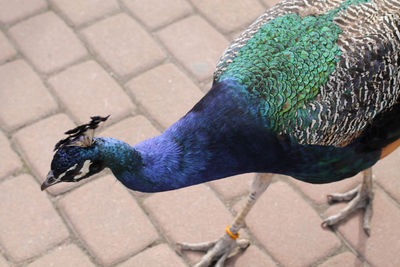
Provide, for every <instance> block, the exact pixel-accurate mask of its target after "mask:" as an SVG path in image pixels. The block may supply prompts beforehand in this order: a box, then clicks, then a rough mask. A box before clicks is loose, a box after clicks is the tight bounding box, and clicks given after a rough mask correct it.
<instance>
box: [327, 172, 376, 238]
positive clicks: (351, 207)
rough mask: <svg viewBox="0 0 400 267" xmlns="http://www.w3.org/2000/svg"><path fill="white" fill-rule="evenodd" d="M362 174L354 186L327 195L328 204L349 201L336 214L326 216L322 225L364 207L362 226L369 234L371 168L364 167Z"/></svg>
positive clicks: (341, 218)
mask: <svg viewBox="0 0 400 267" xmlns="http://www.w3.org/2000/svg"><path fill="white" fill-rule="evenodd" d="M363 174H364V177H363V181H362V183H361V184H360V185H358V186H357V187H356V188H354V189H352V190H350V191H348V192H346V193H343V194H331V195H328V202H329V204H332V203H335V202H343V201H350V202H349V204H348V205H347V206H346V207H345V208H344V209H343V210H341V211H340V212H339V213H338V214H335V215H332V216H330V217H328V218H326V219H325V220H324V222H323V223H322V226H323V227H328V226H332V225H335V224H337V223H338V222H340V221H341V220H343V219H345V218H346V217H348V216H349V215H350V214H351V213H353V212H354V211H355V210H357V209H365V212H364V219H363V228H364V231H365V233H366V234H367V235H369V221H370V219H371V216H372V199H373V198H374V193H373V190H372V168H369V169H366V170H365V171H364V172H363Z"/></svg>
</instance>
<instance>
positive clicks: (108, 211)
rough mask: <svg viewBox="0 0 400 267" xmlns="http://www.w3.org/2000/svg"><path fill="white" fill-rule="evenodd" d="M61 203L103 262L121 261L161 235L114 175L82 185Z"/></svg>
mask: <svg viewBox="0 0 400 267" xmlns="http://www.w3.org/2000/svg"><path fill="white" fill-rule="evenodd" d="M59 205H60V207H61V209H62V210H63V212H64V213H65V215H66V216H67V218H68V220H69V221H70V222H71V224H72V227H73V228H74V231H75V232H76V233H77V235H78V237H79V238H80V239H81V240H82V242H84V243H85V245H86V246H87V248H88V250H89V251H90V252H91V254H92V255H93V256H95V257H96V258H97V259H98V260H99V262H100V263H101V264H104V265H110V264H112V263H116V262H119V261H121V260H123V259H125V258H127V257H128V256H129V255H131V254H134V253H135V252H138V251H140V250H142V249H143V248H145V247H146V246H148V245H150V244H151V243H152V242H153V241H155V240H156V239H157V238H158V234H157V232H156V230H155V229H154V227H153V225H152V224H151V223H150V221H149V219H148V218H147V216H146V215H145V213H144V212H143V211H142V210H141V209H140V207H139V206H138V204H137V203H136V201H135V200H134V199H133V197H132V196H131V195H130V194H129V193H128V191H127V190H126V189H125V188H124V187H123V185H121V184H120V183H118V182H116V181H115V178H114V177H113V176H106V177H102V178H99V179H97V180H95V181H92V182H90V183H88V184H86V185H84V186H82V187H80V188H79V189H77V190H75V191H73V192H72V193H69V194H68V195H67V196H65V197H64V198H63V199H61V200H60V203H59Z"/></svg>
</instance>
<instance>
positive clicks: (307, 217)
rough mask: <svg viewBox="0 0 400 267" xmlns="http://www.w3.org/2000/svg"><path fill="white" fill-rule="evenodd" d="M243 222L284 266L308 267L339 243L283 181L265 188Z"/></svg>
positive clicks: (312, 211)
mask: <svg viewBox="0 0 400 267" xmlns="http://www.w3.org/2000/svg"><path fill="white" fill-rule="evenodd" d="M246 222H247V225H248V226H249V229H250V231H251V232H252V233H253V234H254V235H255V236H257V239H258V240H259V241H260V242H261V244H262V245H263V246H265V248H266V249H267V250H268V251H270V252H271V255H272V256H273V257H274V258H275V259H276V260H278V261H279V262H280V263H281V264H283V265H284V266H309V265H311V264H312V263H313V262H315V261H317V260H318V259H320V258H322V257H324V256H326V255H328V254H329V253H332V251H333V250H335V249H337V248H338V247H339V246H340V241H339V240H338V239H337V238H336V237H335V235H334V234H333V233H331V232H330V231H328V230H323V229H322V228H321V226H320V225H321V222H322V220H321V218H320V217H319V216H318V214H317V213H316V212H315V211H314V210H313V209H312V208H311V207H310V206H309V205H308V204H307V202H305V201H304V200H303V199H302V198H301V197H300V196H299V195H297V194H296V193H295V192H294V191H293V189H291V188H290V187H289V186H288V185H286V184H285V183H283V182H276V183H274V184H272V185H271V186H270V187H269V188H268V189H267V191H266V193H265V194H264V195H263V196H262V197H261V198H260V199H259V200H258V202H257V203H256V205H255V206H254V208H253V210H252V211H251V212H250V213H249V215H248V218H247V220H246ZM288 255H291V257H288Z"/></svg>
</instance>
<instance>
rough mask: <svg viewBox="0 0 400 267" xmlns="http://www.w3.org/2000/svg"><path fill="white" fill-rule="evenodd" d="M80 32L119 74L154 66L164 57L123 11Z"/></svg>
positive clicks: (154, 43) (145, 33)
mask: <svg viewBox="0 0 400 267" xmlns="http://www.w3.org/2000/svg"><path fill="white" fill-rule="evenodd" d="M82 33H83V35H84V36H85V38H86V40H87V42H88V44H89V45H90V46H91V47H92V49H93V50H94V51H95V53H96V54H97V55H98V56H99V57H100V58H101V59H102V60H103V61H105V62H106V63H107V64H108V65H109V66H110V67H111V68H112V69H113V70H114V71H115V73H116V74H118V75H119V76H122V77H123V76H126V75H128V74H131V73H135V72H138V71H141V70H144V69H146V68H149V67H151V66H154V65H155V64H157V63H159V62H160V61H161V60H163V59H164V57H165V55H164V53H163V51H162V50H161V48H160V47H159V46H158V45H157V44H156V42H155V41H154V40H153V39H152V38H151V36H150V35H149V34H148V33H147V32H145V31H144V30H143V28H142V27H141V26H140V25H139V24H138V23H137V22H135V21H134V20H133V19H131V18H130V17H129V16H128V15H126V14H119V15H116V16H113V17H110V18H107V19H105V20H102V21H100V22H98V23H96V24H94V25H92V26H90V27H88V28H86V29H84V30H83V31H82Z"/></svg>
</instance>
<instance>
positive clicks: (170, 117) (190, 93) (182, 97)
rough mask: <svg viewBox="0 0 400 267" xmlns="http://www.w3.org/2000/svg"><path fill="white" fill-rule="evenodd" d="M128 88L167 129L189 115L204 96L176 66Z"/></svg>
mask: <svg viewBox="0 0 400 267" xmlns="http://www.w3.org/2000/svg"><path fill="white" fill-rule="evenodd" d="M127 87H128V88H129V89H130V90H131V92H132V94H133V95H134V97H135V99H136V100H137V101H139V102H140V104H141V105H142V106H143V107H144V108H145V109H146V110H147V112H149V113H150V114H151V115H152V116H153V117H155V118H156V119H157V121H158V122H159V123H160V124H161V125H162V126H164V127H165V128H166V127H168V126H170V125H171V124H172V123H174V122H176V121H177V120H178V119H180V118H181V117H182V116H183V115H185V114H186V113H187V112H188V111H189V110H190V109H191V108H192V107H193V106H194V105H195V104H196V103H197V102H198V101H199V100H200V99H201V97H202V96H203V93H202V92H201V91H200V89H198V88H197V87H196V85H194V84H193V82H191V81H190V80H189V78H187V77H186V76H185V75H184V74H183V73H182V72H181V71H179V70H178V69H177V68H176V67H175V66H174V65H172V64H166V65H162V66H160V67H157V68H155V69H152V70H150V71H148V72H146V73H144V74H142V75H140V76H138V77H136V78H134V79H133V80H131V81H130V82H129V83H128V84H127ZM177 103H179V105H177Z"/></svg>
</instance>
